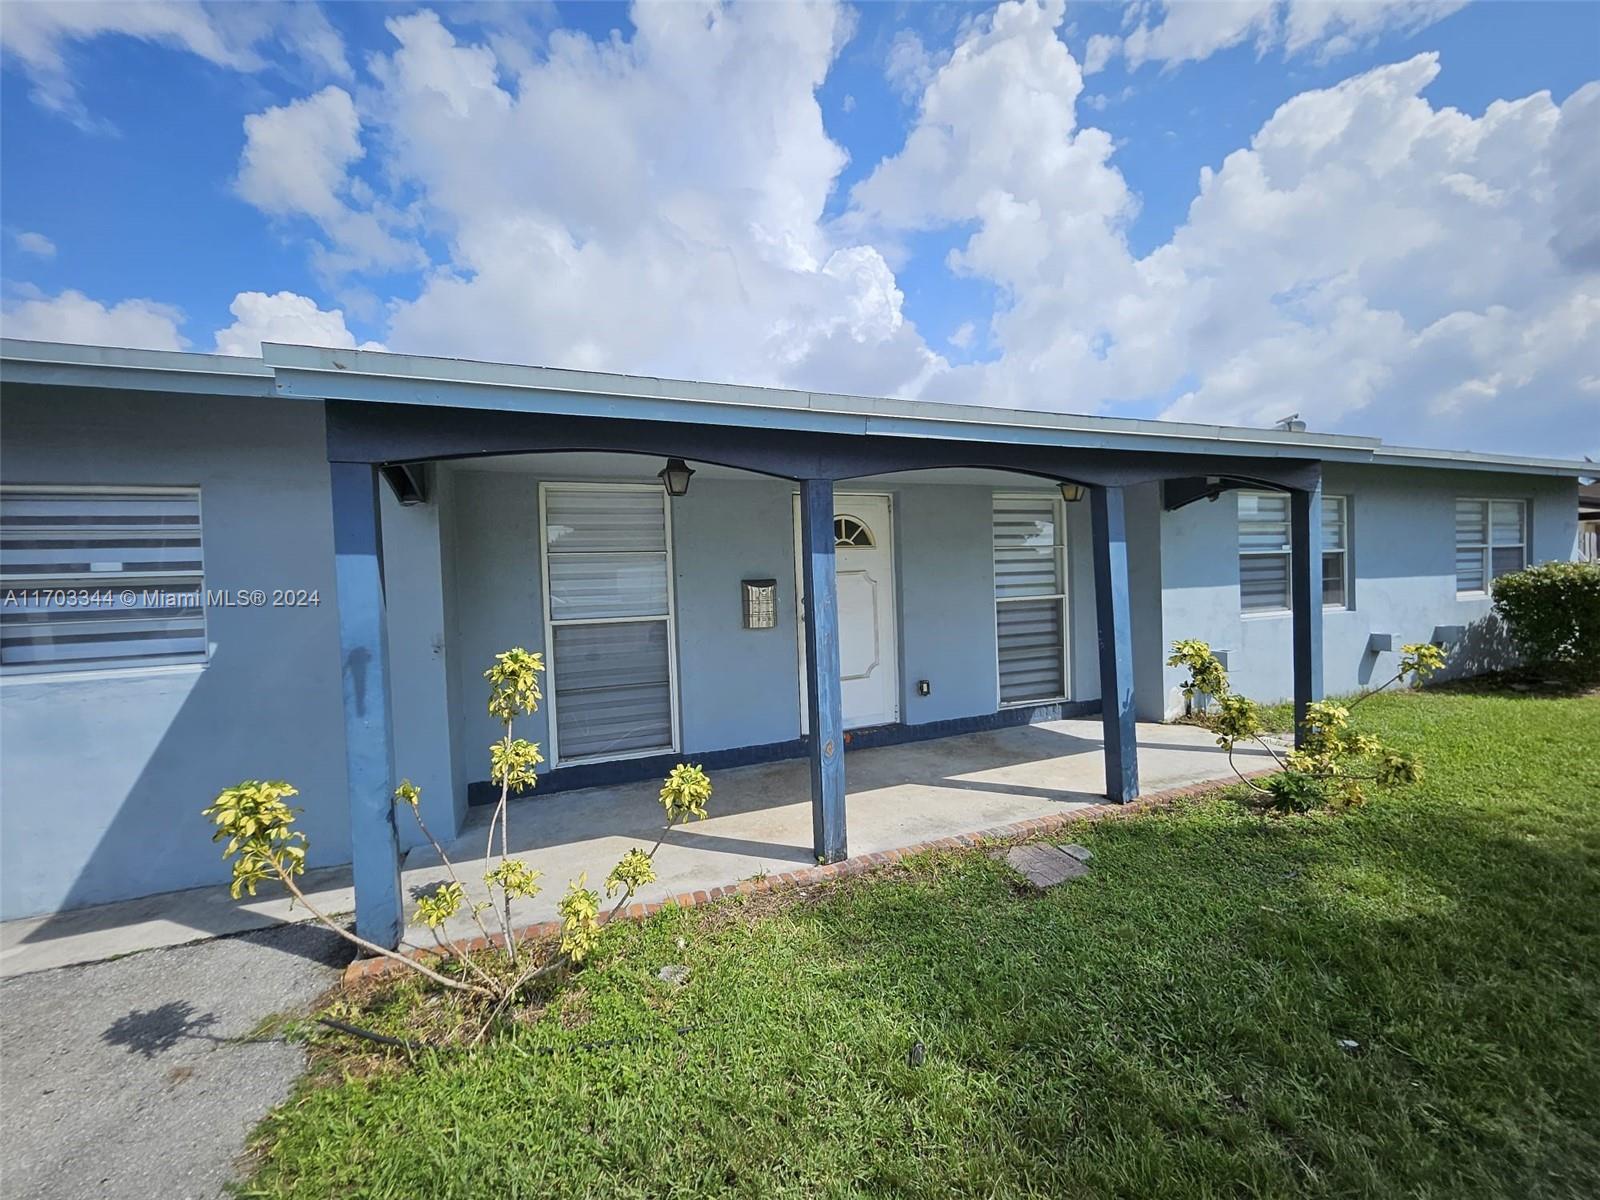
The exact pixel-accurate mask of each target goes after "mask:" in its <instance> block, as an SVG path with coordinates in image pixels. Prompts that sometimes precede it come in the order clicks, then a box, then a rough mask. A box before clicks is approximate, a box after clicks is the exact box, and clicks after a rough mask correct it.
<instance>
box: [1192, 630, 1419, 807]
mask: <svg viewBox="0 0 1600 1200" xmlns="http://www.w3.org/2000/svg"><path fill="white" fill-rule="evenodd" d="M1167 665H1168V666H1169V667H1183V668H1185V669H1186V670H1187V671H1188V672H1189V676H1188V678H1187V679H1186V680H1185V681H1184V684H1183V696H1184V700H1185V702H1186V703H1187V704H1188V705H1189V706H1190V707H1191V709H1193V707H1194V706H1195V705H1196V702H1197V701H1198V700H1200V698H1201V697H1204V698H1205V701H1206V705H1205V710H1204V715H1205V718H1206V724H1207V725H1208V726H1209V727H1210V728H1211V729H1212V731H1213V732H1215V733H1216V735H1217V745H1219V746H1221V747H1222V748H1223V749H1224V750H1226V751H1227V752H1228V765H1229V766H1230V767H1232V768H1233V770H1234V773H1235V774H1237V775H1238V776H1239V778H1240V780H1241V781H1242V782H1243V783H1244V784H1245V786H1246V787H1247V788H1248V789H1249V806H1250V807H1252V808H1254V809H1256V810H1258V811H1260V812H1263V813H1280V814H1281V813H1292V812H1307V811H1309V810H1311V809H1313V808H1319V807H1322V806H1327V807H1329V808H1335V809H1339V808H1348V807H1351V806H1353V805H1357V804H1361V803H1363V802H1364V801H1365V800H1366V798H1367V787H1368V786H1369V785H1376V786H1378V787H1384V788H1387V787H1397V786H1400V785H1402V784H1407V783H1415V782H1416V781H1417V780H1418V779H1420V778H1421V777H1422V766H1421V764H1420V763H1418V762H1417V760H1416V759H1415V758H1413V757H1412V756H1411V755H1409V754H1405V753H1402V752H1401V751H1399V750H1396V749H1394V748H1393V747H1391V746H1388V745H1386V744H1385V743H1384V742H1382V741H1381V740H1380V739H1378V738H1376V737H1373V736H1372V735H1371V734H1366V733H1359V732H1357V731H1356V730H1354V729H1352V728H1351V727H1350V713H1351V711H1352V710H1353V709H1354V708H1356V706H1357V705H1359V704H1361V703H1363V702H1364V701H1366V700H1367V699H1368V698H1370V697H1372V696H1374V695H1376V694H1377V693H1378V692H1381V691H1383V690H1384V689H1385V688H1388V687H1390V686H1391V685H1393V684H1396V683H1400V682H1402V681H1403V680H1407V679H1409V680H1410V681H1411V682H1412V685H1413V686H1420V685H1421V683H1422V682H1423V681H1424V680H1426V679H1427V678H1428V677H1429V676H1430V675H1432V674H1433V673H1434V672H1436V671H1438V670H1439V669H1440V668H1441V667H1443V666H1444V651H1443V650H1441V649H1440V648H1439V647H1438V646H1434V645H1430V644H1428V643H1426V642H1416V643H1412V644H1410V645H1406V646H1402V647H1401V648H1400V664H1399V670H1397V671H1396V672H1395V674H1394V675H1393V677H1391V678H1390V679H1388V680H1387V681H1386V682H1384V683H1383V684H1381V685H1380V686H1378V687H1375V688H1368V689H1367V690H1365V691H1363V692H1360V693H1358V694H1357V695H1356V696H1354V697H1353V698H1351V699H1350V700H1348V701H1344V702H1339V701H1333V700H1323V701H1319V702H1317V703H1315V704H1312V705H1310V706H1309V707H1308V708H1307V709H1306V719H1305V724H1304V725H1303V726H1302V728H1301V730H1300V745H1299V747H1298V748H1297V749H1294V750H1288V751H1280V750H1279V748H1278V747H1276V746H1273V745H1272V744H1271V743H1269V742H1268V741H1266V739H1264V738H1263V737H1262V736H1261V734H1262V720H1261V706H1260V705H1259V704H1257V703H1256V702H1255V701H1254V700H1252V699H1250V698H1249V697H1248V696H1242V695H1240V694H1239V693H1238V692H1236V691H1234V690H1233V686H1232V684H1231V683H1230V682H1229V679H1228V672H1227V669H1226V668H1225V667H1224V666H1223V665H1222V663H1221V662H1220V661H1219V660H1218V659H1217V656H1216V655H1215V654H1214V653H1212V650H1211V647H1210V646H1209V645H1207V644H1206V643H1205V642H1203V641H1198V640H1193V639H1191V640H1184V641H1177V642H1173V643H1172V655H1171V657H1169V658H1168V659H1167ZM1250 741H1253V742H1255V743H1256V744H1257V745H1259V746H1260V747H1261V748H1262V749H1264V750H1265V751H1266V752H1267V753H1268V754H1270V755H1271V756H1272V758H1273V760H1274V761H1275V762H1276V763H1277V765H1278V767H1279V770H1278V771H1277V773H1276V774H1274V775H1271V776H1269V777H1268V778H1266V779H1265V780H1261V781H1259V782H1258V781H1257V780H1254V779H1251V778H1249V777H1247V776H1246V775H1245V774H1244V773H1243V772H1242V771H1240V770H1239V766H1238V764H1237V763H1235V762H1234V760H1233V752H1234V750H1235V748H1236V747H1237V746H1238V745H1239V744H1240V743H1241V742H1250Z"/></svg>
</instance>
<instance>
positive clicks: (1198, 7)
mask: <svg viewBox="0 0 1600 1200" xmlns="http://www.w3.org/2000/svg"><path fill="white" fill-rule="evenodd" d="M1465 4H1466V0H1161V2H1160V3H1155V4H1150V5H1145V6H1136V7H1135V8H1133V9H1130V10H1129V11H1130V15H1132V16H1133V19H1134V22H1135V23H1134V25H1133V28H1132V29H1130V30H1129V31H1128V33H1127V34H1126V35H1124V36H1123V37H1122V38H1120V39H1118V38H1116V37H1112V36H1110V35H1106V34H1097V35H1095V36H1094V37H1092V38H1090V39H1089V44H1088V47H1087V49H1086V51H1085V62H1084V70H1085V72H1086V73H1089V74H1093V73H1094V72H1095V71H1098V70H1100V69H1101V68H1102V67H1103V66H1104V65H1105V64H1106V62H1107V61H1108V60H1109V59H1110V58H1111V57H1112V56H1113V55H1115V54H1116V53H1117V51H1118V50H1120V51H1121V52H1122V53H1123V54H1124V55H1125V56H1126V57H1127V60H1128V65H1129V66H1130V67H1138V66H1140V65H1142V64H1144V63H1147V62H1156V63H1161V64H1163V65H1165V66H1169V67H1171V66H1176V65H1178V64H1179V63H1185V62H1198V61H1200V60H1202V59H1206V58H1210V57H1211V56H1212V55H1213V54H1216V53H1217V52H1218V51H1220V50H1226V49H1229V48H1230V47H1233V46H1238V45H1240V44H1244V43H1249V44H1251V45H1253V46H1254V47H1255V50H1256V52H1257V54H1266V53H1268V52H1269V51H1273V50H1281V51H1282V52H1283V53H1284V54H1285V55H1297V54H1305V55H1309V56H1311V57H1312V58H1314V59H1316V60H1318V61H1324V62H1325V61H1327V60H1329V59H1332V58H1336V57H1338V56H1339V55H1341V54H1348V53H1349V52H1350V51H1352V50H1355V49H1358V48H1359V47H1362V46H1367V45H1371V44H1372V43H1373V42H1375V41H1376V40H1377V39H1378V38H1379V37H1380V36H1381V35H1383V34H1387V33H1402V34H1404V33H1415V32H1416V31H1417V30H1419V29H1424V28H1426V27H1427V26H1429V25H1431V24H1433V23H1434V22H1435V21H1439V20H1442V19H1443V18H1445V17H1447V16H1449V15H1450V14H1451V13H1453V12H1455V11H1457V10H1458V9H1460V8H1461V7H1463V6H1464V5H1465ZM1152 12H1153V13H1158V14H1159V19H1157V20H1152V19H1151V13H1152Z"/></svg>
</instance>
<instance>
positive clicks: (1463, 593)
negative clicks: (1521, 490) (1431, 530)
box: [1450, 496, 1528, 600]
mask: <svg viewBox="0 0 1600 1200" xmlns="http://www.w3.org/2000/svg"><path fill="white" fill-rule="evenodd" d="M1458 504H1481V505H1483V536H1484V539H1485V540H1484V542H1483V543H1482V544H1481V545H1478V546H1476V547H1474V546H1466V547H1463V546H1461V545H1460V544H1459V543H1457V542H1456V541H1455V531H1456V526H1455V519H1456V505H1458ZM1496 504H1515V505H1516V506H1517V512H1518V513H1519V514H1520V516H1519V519H1518V522H1517V525H1518V534H1519V537H1520V540H1519V541H1515V542H1496V541H1495V540H1494V506H1495V505H1496ZM1450 536H1451V542H1450V544H1451V548H1452V550H1453V552H1454V554H1459V553H1460V552H1461V551H1462V550H1463V549H1469V550H1470V549H1474V548H1475V549H1477V551H1478V553H1479V555H1480V556H1481V558H1482V560H1483V586H1482V587H1481V588H1463V587H1462V586H1461V571H1460V568H1459V567H1454V566H1453V567H1452V570H1453V572H1454V574H1455V577H1456V598H1457V599H1460V600H1476V599H1479V598H1480V597H1483V596H1488V595H1490V594H1492V593H1493V592H1494V579H1495V576H1494V555H1493V553H1492V552H1493V551H1495V550H1505V549H1508V548H1510V547H1512V546H1516V547H1517V548H1518V549H1519V550H1521V551H1522V566H1520V567H1518V568H1517V570H1519V571H1521V570H1525V569H1526V568H1527V566H1528V502H1527V501H1526V500H1524V499H1522V498H1521V497H1517V496H1457V497H1456V498H1455V503H1453V504H1451V506H1450ZM1453 557H1454V555H1452V559H1453Z"/></svg>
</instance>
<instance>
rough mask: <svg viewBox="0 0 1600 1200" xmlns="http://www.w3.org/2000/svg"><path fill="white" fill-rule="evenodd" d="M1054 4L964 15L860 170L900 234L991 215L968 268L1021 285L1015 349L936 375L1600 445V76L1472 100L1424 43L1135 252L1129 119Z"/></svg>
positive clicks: (890, 231) (1187, 411)
mask: <svg viewBox="0 0 1600 1200" xmlns="http://www.w3.org/2000/svg"><path fill="white" fill-rule="evenodd" d="M1058 18H1059V14H1058V11H1057V10H1056V9H1055V8H1052V7H1049V6H1041V5H1034V4H1031V3H1017V4H1005V5H1002V6H1001V7H1000V9H999V10H997V12H996V13H995V16H994V18H993V20H992V21H991V22H989V23H987V24H986V25H984V24H980V25H979V26H978V27H976V28H974V29H973V30H971V31H970V32H969V34H968V35H967V37H966V40H965V41H963V42H962V43H961V44H960V45H958V46H957V47H956V49H955V52H954V53H953V54H952V55H951V57H950V60H949V62H948V63H946V64H945V65H944V66H942V67H941V68H940V69H939V71H938V72H937V73H936V74H935V76H934V78H933V79H932V81H931V82H930V83H929V85H928V88H927V91H926V93H925V95H924V97H923V103H922V111H921V114H920V116H919V119H918V121H917V123H916V125H915V127H914V128H913V129H912V131H911V132H910V134H909V135H908V137H907V140H906V144H905V148H904V149H903V150H902V151H901V152H900V153H899V154H897V155H896V156H894V157H892V158H890V159H888V160H886V161H885V162H883V163H881V164H880V165H879V166H878V167H877V169H876V170H875V171H874V172H873V174H872V175H871V176H869V177H868V179H866V180H865V181H864V182H863V183H861V184H860V185H859V186H858V187H857V188H856V190H855V192H854V195H853V201H854V204H855V206H856V212H857V215H858V218H859V219H860V220H861V221H863V222H866V223H867V224H868V225H870V226H873V227H878V228H881V229H883V230H884V231H885V232H886V235H889V236H892V235H894V234H895V233H896V232H898V231H902V230H926V229H941V228H942V229H961V228H967V227H971V228H973V230H974V231H973V232H972V233H971V234H970V236H968V237H967V238H966V240H965V241H964V243H963V244H961V245H960V246H959V247H958V249H957V250H956V251H955V252H954V253H953V254H952V255H951V256H950V260H949V261H950V265H951V266H952V268H953V269H955V270H957V271H961V272H965V273H968V274H971V275H973V276H976V277H978V278H980V279H983V280H986V281H989V282H992V283H993V284H995V285H997V286H998V288H999V289H1000V292H1001V295H1002V296H1003V301H1002V304H1001V307H1000V311H999V312H998V313H997V314H996V315H995V318H994V320H993V322H992V325H991V331H990V338H989V340H990V344H991V345H992V346H993V347H994V348H996V349H998V350H999V352H1000V353H999V357H998V358H997V359H996V360H995V361H990V362H984V363H981V364H975V365H969V366H960V367H956V368H953V369H951V370H949V371H945V372H941V373H939V374H937V375H935V376H933V377H931V378H930V380H929V381H928V383H927V386H926V389H925V392H924V394H925V395H929V396H933V397H937V398H948V399H961V400H973V399H981V400H985V401H987V402H991V403H1004V404H1019V405H1024V406H1039V407H1048V408H1070V409H1079V410H1097V409H1098V410H1118V409H1121V410H1123V411H1127V410H1128V409H1129V408H1133V409H1134V410H1135V411H1146V412H1151V411H1160V412H1161V413H1162V414H1163V415H1166V416H1169V417H1174V418H1181V419H1188V420H1206V421H1227V422H1236V423H1244V424H1263V423H1265V422H1268V421H1270V420H1272V419H1273V418H1275V417H1277V416H1281V415H1282V411H1288V410H1293V409H1299V410H1300V411H1301V412H1302V413H1303V414H1305V416H1306V417H1307V419H1308V420H1310V421H1311V422H1312V423H1313V425H1314V426H1317V425H1320V426H1321V427H1323V428H1337V427H1346V428H1354V429H1361V430H1366V431H1374V432H1380V433H1383V434H1384V435H1386V436H1390V437H1396V438H1403V439H1409V440H1415V441H1422V442H1429V443H1438V442H1440V441H1445V442H1451V443H1455V444H1461V443H1462V442H1470V443H1473V444H1476V445H1478V446H1502V447H1506V448H1515V447H1518V446H1520V447H1524V448H1526V447H1533V446H1542V447H1544V448H1545V449H1547V450H1548V449H1558V448H1560V447H1562V446H1563V445H1565V446H1566V447H1567V448H1568V449H1569V450H1570V449H1571V440H1570V439H1571V434H1572V431H1574V430H1587V431H1591V432H1588V433H1587V434H1586V437H1587V438H1588V439H1589V444H1590V445H1591V446H1592V445H1593V439H1594V438H1595V436H1596V435H1595V433H1594V432H1592V431H1594V430H1600V405H1597V402H1596V397H1595V395H1594V392H1593V390H1592V389H1587V390H1586V389H1585V388H1584V386H1583V382H1582V381H1583V380H1585V379H1588V378H1593V377H1594V376H1595V375H1596V374H1600V315H1597V307H1596V306H1597V305H1600V277H1597V273H1596V267H1597V265H1600V261H1597V260H1600V223H1597V220H1596V218H1595V215H1594V214H1595V213H1596V212H1597V211H1600V187H1597V180H1600V84H1591V85H1589V86H1587V87H1585V88H1582V89H1580V90H1579V91H1578V92H1576V93H1574V94H1573V95H1572V96H1570V97H1568V98H1567V99H1566V101H1565V102H1564V103H1563V104H1561V105H1557V104H1556V103H1555V102H1554V100H1553V99H1552V98H1551V97H1550V96H1549V95H1548V94H1545V93H1539V94H1536V95H1533V96H1529V97H1526V98H1524V99H1520V100H1510V101H1500V102H1496V103H1494V104H1491V105H1490V106H1489V108H1488V109H1487V111H1486V112H1484V113H1483V114H1482V115H1481V116H1478V117H1473V116H1470V115H1468V114H1465V113H1462V112H1459V111H1457V110H1454V109H1449V108H1435V107H1434V106H1433V105H1432V104H1430V103H1429V102H1428V101H1427V100H1426V99H1424V98H1423V96H1422V92H1423V90H1424V89H1425V88H1426V87H1427V85H1428V84H1429V83H1430V82H1431V81H1432V80H1433V79H1434V77H1435V76H1436V75H1437V73H1438V71H1439V69H1440V67H1439V62H1438V59H1437V57H1436V56H1434V55H1431V54H1422V55H1418V56H1416V57H1414V58H1411V59H1409V60H1407V61H1404V62H1400V63H1396V64H1393V65H1391V66H1386V67H1381V68H1378V69H1376V70H1372V71H1369V72H1366V73H1364V74H1361V75H1357V76H1355V77H1353V78H1351V79H1349V80H1346V81H1345V82H1343V83H1341V84H1339V85H1337V86H1335V87H1331V88H1325V89H1321V90H1317V91H1310V92H1306V93H1302V94H1301V95H1299V96H1296V97H1294V98H1293V99H1291V100H1290V101H1289V102H1287V103H1286V104H1284V105H1283V106H1282V107H1281V108H1280V109H1279V110H1278V111H1277V112H1276V113H1274V114H1273V115H1272V117H1271V118H1270V119H1269V120H1268V121H1267V122H1266V123H1265V124H1264V125H1263V126H1262V128H1261V129H1260V130H1259V131H1258V132H1257V133H1256V135H1255V137H1254V138H1253V139H1251V142H1250V144H1249V145H1248V146H1247V147H1245V148H1242V149H1240V150H1237V151H1235V152H1234V153H1232V154H1230V155H1229V156H1228V157H1227V158H1226V160H1225V161H1224V162H1223V163H1222V165H1221V166H1220V168H1218V169H1215V170H1212V169H1207V170H1205V171H1203V172H1202V174H1201V178H1200V180H1199V189H1198V194H1197V196H1196V198H1195V200H1194V202H1193V204H1192V205H1191V207H1190V210H1189V214H1188V218H1187V220H1186V221H1185V222H1184V223H1183V224H1182V225H1180V226H1179V227H1178V229H1177V230H1176V231H1175V232H1174V234H1173V236H1172V237H1171V239H1170V240H1169V241H1168V242H1167V243H1166V244H1164V245H1161V246H1159V247H1158V248H1156V249H1155V250H1154V251H1152V252H1151V253H1149V254H1146V255H1144V256H1142V257H1141V256H1138V255H1135V254H1134V253H1132V251H1131V250H1130V248H1129V246H1128V243H1127V239H1126V236H1125V231H1126V228H1127V224H1128V220H1129V218H1130V216H1131V214H1132V213H1133V212H1134V211H1135V205H1136V203H1137V201H1136V198H1135V197H1133V196H1132V195H1131V193H1130V192H1129V190H1128V189H1127V186H1126V183H1125V181H1124V179H1123V177H1122V175H1121V173H1120V171H1119V170H1118V169H1117V167H1116V165H1115V162H1114V160H1113V154H1112V146H1111V144H1110V142H1109V139H1107V138H1106V137H1105V136H1104V135H1103V134H1102V133H1100V132H1099V131H1097V130H1094V129H1092V128H1087V127H1082V126H1080V125H1079V124H1078V122H1077V113H1076V106H1077V102H1078V99H1079V94H1080V92H1081V90H1082V78H1081V75H1080V73H1079V71H1078V70H1077V67H1076V64H1074V63H1073V62H1072V60H1071V58H1070V56H1069V55H1068V54H1067V53H1066V51H1065V49H1064V47H1062V46H1061V44H1060V42H1059V41H1058V39H1056V38H1055V37H1054V35H1053V32H1051V31H1053V29H1054V27H1055V25H1056V23H1057V21H1058ZM1046 33H1050V36H1048V37H1047V36H1045V34H1046Z"/></svg>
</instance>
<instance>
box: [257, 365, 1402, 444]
mask: <svg viewBox="0 0 1600 1200" xmlns="http://www.w3.org/2000/svg"><path fill="white" fill-rule="evenodd" d="M262 355H263V358H264V360H265V361H266V362H267V363H268V364H270V365H271V366H273V367H274V368H276V369H277V370H278V371H279V372H288V373H293V372H302V373H306V374H316V375H325V376H333V377H335V378H340V379H356V378H361V377H366V378H369V379H373V380H380V379H394V380H404V381H407V382H409V383H415V382H418V381H425V382H429V383H438V384H454V385H465V386H470V387H482V388H487V389H506V390H519V391H529V392H562V393H568V394H573V395H589V396H596V397H604V398H608V399H629V398H632V399H649V400H662V401H669V402H675V403H683V404H706V405H722V406H726V407H742V408H759V409H762V410H766V411H778V412H782V411H791V412H810V413H818V414H829V415H835V416H846V417H864V418H869V419H871V418H880V419H881V418H891V419H900V420H908V421H919V422H929V423H934V422H948V423H951V424H963V425H972V426H975V427H978V428H984V427H990V428H994V427H1009V428H1013V429H1031V430H1038V431H1041V432H1051V433H1084V434H1093V435H1104V434H1117V435H1123V436H1131V437H1148V438H1177V439H1187V440H1191V441H1200V442H1209V443H1214V444H1222V445H1229V444H1250V445H1258V446H1272V447H1276V448H1279V449H1282V450H1284V451H1286V452H1290V453H1303V454H1307V455H1308V456H1310V457H1315V453H1314V452H1315V451H1318V450H1335V451H1346V452H1348V451H1355V452H1357V453H1361V454H1365V453H1366V452H1369V451H1371V450H1373V449H1376V448H1377V447H1378V446H1380V445H1381V444H1382V443H1381V441H1380V439H1378V438H1374V437H1365V436H1360V435H1355V434H1332V433H1289V432H1286V431H1283V430H1275V429H1253V428H1249V427H1245V426H1235V425H1207V424H1201V423H1188V422H1180V421H1159V420H1153V419H1148V420H1147V419H1143V418H1136V417H1101V416H1092V415H1088V414H1078V413H1059V412H1050V411H1045V410H1035V409H1014V408H998V407H991V406H987V405H973V404H947V403H943V402H941V401H932V400H901V399H894V398H890V397H874V396H855V395H848V394H845V393H839V392H812V391H799V390H789V389H784V388H772V387H763V386H757V385H749V384H731V383H702V382H698V381H695V380H687V379H667V378H662V377H658V376H642V375H619V374H612V373H609V372H598V371H575V370H570V369H568V368H563V367H529V366H518V365H514V364H506V363H485V362H478V361H475V360H472V359H459V358H433V357H427V356H423V355H410V354H392V353H389V352H387V351H377V350H330V349H324V348H320V347H315V346H289V345H283V344H279V343H272V342H268V343H266V344H265V345H263V346H262ZM353 390H354V389H347V390H346V393H345V395H346V397H347V398H351V399H357V398H363V397H355V396H352V395H350V392H351V391H353Z"/></svg>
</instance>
